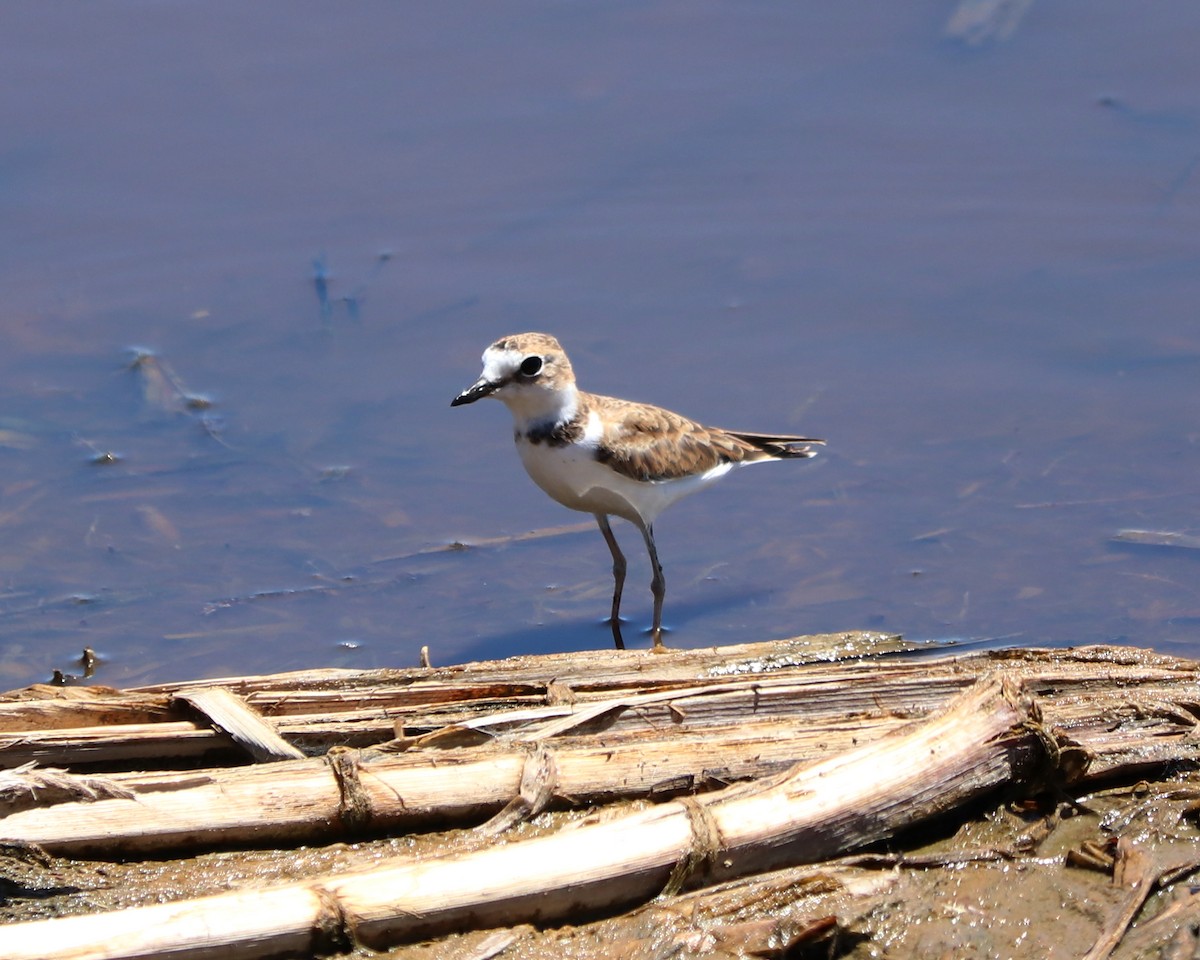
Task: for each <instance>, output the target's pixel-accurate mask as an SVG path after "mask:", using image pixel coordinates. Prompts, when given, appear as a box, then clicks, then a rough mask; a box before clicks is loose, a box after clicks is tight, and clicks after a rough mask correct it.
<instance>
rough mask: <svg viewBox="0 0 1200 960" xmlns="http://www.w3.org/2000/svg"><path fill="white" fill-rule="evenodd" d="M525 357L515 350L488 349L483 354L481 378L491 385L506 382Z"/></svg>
mask: <svg viewBox="0 0 1200 960" xmlns="http://www.w3.org/2000/svg"><path fill="white" fill-rule="evenodd" d="M524 359H525V357H524V356H523V355H522V354H520V353H517V352H516V351H515V350H496V349H494V348H493V347H488V348H487V349H486V350H485V351H484V352H483V377H484V379H485V380H490V381H491V382H492V383H499V382H500V381H501V380H507V379H508V378H509V377H511V376H512V375H513V372H514V371H516V369H517V368H518V367H520V366H521V361H522V360H524Z"/></svg>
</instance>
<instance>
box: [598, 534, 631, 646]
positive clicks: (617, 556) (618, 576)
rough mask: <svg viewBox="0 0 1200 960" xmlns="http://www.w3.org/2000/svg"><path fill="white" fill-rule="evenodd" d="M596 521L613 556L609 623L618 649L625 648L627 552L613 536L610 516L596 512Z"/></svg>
mask: <svg viewBox="0 0 1200 960" xmlns="http://www.w3.org/2000/svg"><path fill="white" fill-rule="evenodd" d="M596 523H598V524H600V532H601V533H602V534H604V542H605V543H607V544H608V551H609V553H611V554H612V558H613V602H612V619H610V620H609V623H610V624H611V625H612V634H613V642H614V643H615V644H616V645H617V649H618V650H624V649H625V639H624V638H623V637H622V636H621V590H622V588H624V586H625V554H623V553H622V552H621V548H620V546H618V544H617V538H616V537H614V536H613V532H612V527H610V526H609V524H608V517H607V516H606V515H605V514H603V513H598V514H596Z"/></svg>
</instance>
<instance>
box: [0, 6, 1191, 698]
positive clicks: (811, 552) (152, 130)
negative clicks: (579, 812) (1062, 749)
mask: <svg viewBox="0 0 1200 960" xmlns="http://www.w3.org/2000/svg"><path fill="white" fill-rule="evenodd" d="M954 10H955V5H954V4H952V3H942V2H936V3H935V2H926V3H918V4H906V5H883V6H881V5H878V4H868V3H847V4H836V5H823V4H778V3H771V2H765V0H763V2H738V3H734V2H705V0H701V2H690V3H686V4H683V3H675V2H668V0H650V2H637V3H634V2H629V3H612V4H601V5H582V4H564V3H552V2H532V0H531V2H518V3H512V4H504V5H493V4H487V3H481V2H447V3H439V4H433V5H415V6H414V5H408V4H394V3H385V2H363V3H357V4H354V5H350V6H345V5H334V6H331V5H328V4H319V3H312V2H300V3H280V2H263V3H258V4H253V5H249V6H247V5H244V4H235V3H229V2H206V3H198V2H196V3H192V2H177V3H170V4H161V3H155V4H147V3H142V2H134V0H112V2H110V3H107V4H104V5H103V6H99V5H58V4H24V5H16V6H13V7H11V8H9V9H8V10H6V12H5V14H4V19H5V29H4V30H3V32H2V33H0V116H2V117H3V120H4V130H5V133H4V138H3V141H2V142H0V224H2V225H3V226H2V228H0V282H2V283H3V289H4V291H5V301H4V308H3V310H2V311H0V337H2V338H3V340H2V342H3V350H2V351H0V463H2V464H3V473H2V475H0V685H2V686H5V687H13V686H19V685H22V684H26V683H29V682H32V681H35V680H43V679H47V678H48V677H49V676H50V674H51V672H52V671H53V670H55V669H59V670H62V671H65V672H75V673H78V672H81V670H80V668H79V667H78V666H77V665H76V664H75V662H74V661H75V659H76V658H77V657H78V656H79V653H80V651H81V650H82V649H83V648H84V647H91V648H94V649H95V650H96V651H97V652H98V653H99V654H100V656H101V658H102V662H101V664H100V667H99V671H98V673H97V675H96V679H97V680H99V681H102V682H106V683H112V684H118V685H120V684H130V683H136V682H148V681H151V680H165V679H177V678H181V677H190V676H213V675H222V674H231V673H234V674H236V673H249V672H259V671H266V670H282V669H290V668H299V667H308V666H324V665H335V664H336V665H346V666H364V667H366V666H379V665H408V664H413V663H415V662H416V660H417V657H418V651H419V649H420V647H421V646H423V645H428V646H429V647H430V650H431V655H432V657H433V660H434V662H435V663H448V662H454V661H459V660H462V659H465V658H471V657H478V656H484V655H503V654H509V653H516V652H528V651H542V650H562V649H572V648H583V647H590V646H598V645H600V646H603V645H607V644H608V643H609V642H610V641H609V637H608V632H607V628H606V627H605V626H604V624H603V623H602V622H601V621H602V617H603V616H604V614H605V613H606V611H607V608H608V599H609V590H610V585H611V584H610V574H609V560H608V555H607V551H606V550H605V547H604V545H603V542H602V541H601V539H600V537H599V534H598V533H597V532H595V530H594V529H590V528H588V527H587V523H588V522H589V521H588V519H587V518H586V517H584V516H582V515H576V514H571V513H569V512H568V511H566V510H564V509H563V508H561V507H559V506H558V505H556V504H554V503H552V502H551V501H549V500H548V499H546V498H545V497H544V495H542V494H541V493H540V492H539V491H538V490H537V489H536V488H534V486H533V485H532V483H530V481H529V480H528V479H527V478H526V477H525V476H524V473H523V471H522V470H521V468H520V466H519V463H518V461H517V458H516V456H515V454H514V452H513V450H512V441H511V431H510V426H509V418H508V414H507V412H506V411H505V410H504V408H503V407H502V406H501V405H499V404H477V405H475V406H471V407H465V408H460V409H454V410H451V408H450V406H449V401H450V399H451V398H452V397H453V396H454V395H455V393H457V392H458V391H459V390H460V389H461V388H462V387H464V386H466V385H467V384H469V383H470V382H471V381H472V380H473V379H474V378H475V376H476V375H477V373H478V362H479V361H478V357H479V354H480V352H481V351H482V349H483V348H484V346H486V345H487V344H488V343H489V342H491V341H492V340H493V339H495V338H496V337H498V336H500V335H502V334H507V333H513V332H518V331H522V330H546V331H549V332H552V333H554V334H556V335H557V336H558V337H559V338H560V339H561V340H562V342H563V343H564V345H565V346H566V347H567V349H568V350H569V351H570V353H571V356H572V359H573V361H574V365H575V367H576V370H577V372H578V374H579V376H580V378H581V380H582V383H583V385H584V386H585V388H587V389H592V390H595V391H598V392H603V393H611V394H617V395H622V396H629V397H632V398H635V399H640V400H646V401H650V402H655V403H660V404H663V405H666V406H669V407H672V408H674V409H677V410H680V411H681V412H684V413H686V414H688V415H690V416H692V417H695V418H697V419H700V420H703V421H706V422H710V423H715V424H719V425H724V426H729V427H734V428H741V429H751V430H761V431H781V432H798V433H808V434H812V435H816V436H823V437H826V438H828V440H829V442H830V445H829V447H828V449H827V450H825V451H824V452H823V455H822V456H821V457H820V458H818V459H817V460H814V461H810V462H806V463H787V464H779V465H772V466H769V467H767V466H764V467H761V468H756V469H754V470H751V471H745V472H741V473H739V474H738V475H736V476H735V477H733V478H730V479H729V480H727V481H725V482H724V483H723V484H721V485H719V486H718V487H716V488H714V489H712V490H710V491H707V492H705V493H704V494H702V495H700V496H697V497H695V498H693V499H691V500H688V501H684V502H683V503H681V504H679V505H678V506H676V507H674V508H672V510H671V511H669V512H668V513H667V514H665V515H664V516H663V517H662V518H661V519H660V521H659V522H658V524H657V525H656V526H657V534H658V543H659V547H660V552H661V556H662V559H663V562H664V565H665V568H666V576H667V583H668V594H667V604H666V622H667V625H668V627H669V628H670V630H671V633H670V636H669V641H670V642H672V643H677V644H680V645H686V646H695V645H702V644H711V643H716V642H719V641H739V640H757V639H766V638H770V637H778V636H790V635H794V634H798V633H806V632H816V631H825V630H841V629H850V628H872V629H880V630H889V631H897V632H902V633H904V634H905V635H907V636H909V637H912V638H914V639H943V640H944V639H960V640H971V641H974V642H980V643H993V644H1005V643H1011V644H1051V645H1068V644H1079V643H1090V642H1109V641H1116V642H1123V643H1126V642H1127V643H1136V644H1142V645H1149V646H1154V647H1157V648H1159V649H1163V650H1170V651H1177V652H1182V653H1189V654H1196V653H1197V652H1200V649H1198V632H1200V631H1198V627H1200V596H1198V587H1197V573H1198V572H1200V551H1198V550H1196V549H1195V548H1194V547H1189V546H1160V547H1155V546H1152V545H1146V544H1142V543H1128V542H1123V541H1121V540H1119V539H1114V538H1117V537H1118V536H1119V535H1120V534H1121V532H1122V531H1126V530H1140V531H1151V532H1154V533H1182V534H1185V535H1189V536H1193V537H1194V536H1196V535H1197V534H1200V529H1198V521H1197V516H1198V515H1200V510H1198V508H1200V489H1198V483H1197V476H1198V475H1200V472H1198V468H1200V456H1198V454H1200V449H1198V447H1200V439H1198V438H1200V429H1198V427H1197V423H1198V422H1200V421H1198V418H1197V413H1198V412H1200V410H1198V406H1200V403H1198V395H1197V387H1196V384H1197V383H1198V382H1200V379H1198V374H1200V326H1198V325H1197V313H1196V304H1197V303H1198V302H1200V250H1198V247H1197V239H1196V238H1197V237H1198V236H1200V109H1198V106H1200V105H1198V100H1200V93H1198V91H1200V61H1198V60H1197V58H1196V56H1195V45H1194V38H1195V37H1196V36H1197V35H1198V34H1200V7H1196V6H1195V5H1193V4H1187V3H1164V4H1156V5H1154V6H1153V7H1146V8H1139V9H1138V10H1136V11H1133V10H1132V9H1131V8H1129V7H1128V6H1127V5H1125V4H1119V3H1116V2H1111V0H1101V2H1098V3H1093V4H1087V5H1084V6H1080V5H1074V6H1072V5H1066V6H1064V5H1060V4H1050V3H1036V4H1033V5H1031V6H1030V7H1029V8H1028V10H1027V11H1026V12H1025V15H1024V16H1023V17H1021V18H1019V20H1017V21H1016V22H1014V23H1013V24H1010V26H1011V27H1012V30H1011V33H1010V34H1009V35H1008V36H1007V37H1003V38H1002V37H999V36H992V37H991V38H988V37H984V38H983V42H981V43H978V44H972V43H968V42H966V41H964V40H963V39H961V38H954V37H950V36H947V34H946V27H947V24H948V23H950V22H951V18H952V15H953V13H954ZM147 356H148V357H150V359H145V358H146V357H147ZM138 357H142V358H143V359H142V360H141V361H140V362H135V361H136V358H138ZM580 524H583V526H580ZM563 527H566V528H567V529H565V530H564V529H560V528H563ZM531 530H540V531H547V532H548V533H549V534H550V535H547V536H542V537H537V538H533V539H519V538H520V537H521V536H522V535H523V534H525V533H527V532H528V531H531ZM617 532H618V536H620V537H622V539H623V542H624V543H625V545H626V547H627V553H628V554H629V556H630V560H631V570H630V577H629V582H628V585H627V588H626V599H625V612H626V614H627V615H628V617H629V618H630V624H629V626H628V627H627V629H626V636H627V639H629V640H630V641H631V642H632V641H634V639H635V638H637V639H638V640H639V642H640V643H641V644H643V645H647V646H648V643H649V641H648V639H647V638H645V637H644V636H643V637H640V638H639V637H638V636H637V632H638V628H639V627H644V626H646V625H648V622H649V616H650V596H649V591H648V589H647V588H646V584H647V583H648V580H649V571H648V569H647V566H646V562H645V559H644V557H643V556H642V554H641V546H640V543H639V539H640V538H639V537H638V536H637V534H636V532H635V531H633V530H632V528H629V527H628V526H625V525H620V526H619V528H618V531H617ZM1187 542H1188V541H1184V543H1187ZM455 543H468V544H472V543H473V544H481V545H480V546H477V547H475V548H473V549H467V550H458V549H447V548H448V547H449V546H450V545H453V544H455Z"/></svg>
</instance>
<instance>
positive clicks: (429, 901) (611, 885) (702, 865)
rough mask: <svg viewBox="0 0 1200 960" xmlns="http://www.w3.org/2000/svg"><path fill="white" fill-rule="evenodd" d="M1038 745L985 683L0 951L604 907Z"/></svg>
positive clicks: (697, 877)
mask: <svg viewBox="0 0 1200 960" xmlns="http://www.w3.org/2000/svg"><path fill="white" fill-rule="evenodd" d="M1044 743H1045V740H1044V734H1041V733H1040V732H1039V727H1038V717H1037V711H1036V708H1035V707H1034V705H1033V704H1032V702H1031V701H1030V700H1029V699H1028V698H1027V697H1026V696H1025V695H1024V694H1022V693H1020V692H1019V691H1018V690H1017V689H1016V687H1014V686H1013V685H1012V684H1009V683H1006V682H1003V681H1001V680H998V679H995V678H993V679H985V680H983V681H980V682H979V683H978V684H976V685H975V686H974V687H973V688H971V689H970V690H969V691H968V692H967V693H965V694H963V695H962V696H960V697H958V698H956V699H955V701H954V702H953V703H952V704H951V705H950V706H949V707H948V708H947V709H946V710H944V711H942V712H941V713H939V714H937V715H936V716H934V717H932V718H929V719H927V720H925V721H922V722H920V723H916V724H913V725H911V726H909V727H906V728H904V729H903V730H900V731H897V732H896V733H893V734H891V735H890V736H887V737H884V738H882V739H880V740H877V741H875V742H874V743H871V744H868V745H867V746H864V747H860V748H858V749H855V750H852V751H850V752H848V753H844V754H840V755H837V756H834V757H832V758H830V759H828V760H824V761H821V762H819V763H814V764H810V765H805V766H801V767H798V768H797V769H795V770H793V771H792V772H789V773H787V774H785V775H783V776H779V777H776V778H772V779H770V780H767V781H765V782H762V783H755V784H744V785H741V786H737V787H732V788H729V789H727V790H723V791H719V792H718V793H716V794H713V795H711V796H710V797H707V798H703V799H694V798H687V799H684V800H678V801H670V802H667V803H663V804H660V805H658V806H656V807H653V808H651V809H648V810H644V811H641V812H638V813H634V814H630V815H628V816H625V817H621V818H619V819H615V820H611V821H607V822H604V823H598V824H593V825H588V826H583V827H579V828H577V829H572V830H564V831H560V832H559V833H556V834H553V835H549V836H544V837H539V838H535V839H532V840H526V841H521V842H515V843H510V844H507V845H504V846H497V847H490V848H488V849H485V850H482V851H478V852H475V853H471V854H466V855H462V856H457V857H454V856H451V857H443V858H438V859H433V860H426V861H416V862H414V861H413V860H411V859H405V858H397V859H395V860H391V861H388V862H386V863H384V864H382V865H379V866H377V867H375V868H372V869H369V870H361V871H354V872H350V873H345V874H341V875H334V876H329V877H325V878H322V879H318V880H313V881H308V882H305V883H297V884H290V885H287V886H281V887H278V888H273V889H269V890H264V891H257V892H254V891H247V892H242V893H233V894H223V895H218V896H212V897H206V898H203V899H199V900H194V901H190V902H181V903H174V904H166V905H160V906H152V907H140V908H135V909H130V910H125V911H121V912H118V913H109V914H101V915H95V916H85V917H69V918H65V919H60V920H45V921H37V922H32V923H23V924H15V925H12V926H10V927H7V928H0V954H2V955H3V956H5V957H6V958H7V960H33V958H35V957H37V958H40V957H44V956H45V955H46V948H47V944H53V948H54V953H55V955H56V956H57V957H66V958H70V960H132V958H151V957H160V956H163V955H166V954H168V953H169V954H170V955H171V956H174V957H181V956H186V957H188V958H207V957H213V958H215V957H222V958H244V957H259V956H265V955H269V954H275V953H280V952H284V951H297V952H305V951H309V950H312V949H314V947H317V946H327V945H328V943H329V942H330V941H333V942H353V941H357V942H360V943H363V944H366V945H368V946H373V947H382V946H384V945H386V944H391V943H396V942H399V941H402V940H406V939H411V938H413V937H418V936H424V935H429V934H433V933H436V932H438V931H443V930H447V929H458V930H463V929H471V928H477V927H483V926H494V925H498V924H502V925H511V924H513V923H517V922H521V921H523V920H529V921H534V922H548V921H552V920H555V919H559V918H563V917H565V916H568V915H570V914H571V913H572V912H578V911H580V910H585V911H592V912H594V911H603V910H610V909H613V908H616V907H619V906H623V905H627V904H630V903H635V902H638V901H642V900H645V899H647V898H649V897H651V896H654V895H655V894H656V893H658V892H659V891H662V890H663V889H664V887H667V886H669V887H671V888H672V889H674V888H682V887H687V886H695V885H699V884H701V883H705V882H711V881H714V880H719V879H727V878H732V877H736V876H741V875H746V874H749V873H754V872H759V871H763V870H767V869H771V868H773V867H778V866H782V865H785V864H791V863H801V862H812V861H814V860H820V859H824V858H827V857H830V856H833V855H836V854H838V853H841V852H844V851H846V850H848V849H852V848H854V847H857V846H861V845H863V844H867V843H871V842H873V841H876V840H879V839H882V838H884V837H887V836H890V835H891V834H893V833H895V832H896V831H898V830H901V829H903V828H905V827H908V826H911V825H912V824H914V823H916V822H918V821H920V820H922V819H925V818H927V817H929V816H932V815H935V814H938V813H944V812H946V811H948V810H950V809H953V808H954V807H956V806H958V805H959V804H962V803H964V802H966V801H968V800H970V799H972V798H975V797H978V796H980V795H982V794H984V793H986V792H988V791H990V790H992V789H994V788H995V787H997V786H999V785H1000V784H1002V783H1007V782H1011V781H1013V780H1014V779H1021V778H1022V777H1024V776H1025V775H1028V774H1030V773H1032V772H1033V771H1034V770H1035V768H1036V767H1037V766H1038V765H1039V764H1042V763H1044V762H1045V754H1044V749H1045V747H1044Z"/></svg>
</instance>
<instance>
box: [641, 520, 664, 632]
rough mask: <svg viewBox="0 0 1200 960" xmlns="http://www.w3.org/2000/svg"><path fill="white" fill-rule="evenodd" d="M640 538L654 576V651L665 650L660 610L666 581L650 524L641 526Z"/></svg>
mask: <svg viewBox="0 0 1200 960" xmlns="http://www.w3.org/2000/svg"><path fill="white" fill-rule="evenodd" d="M642 537H643V538H644V539H645V541H646V551H647V552H648V553H649V554H650V569H651V570H652V571H654V576H653V577H651V579H650V592H651V593H652V594H654V626H653V627H652V628H651V630H650V635H651V637H653V638H654V649H655V651H656V652H657V651H661V650H665V649H666V646H665V645H664V644H663V641H662V608H663V597H665V596H666V595H667V581H666V580H665V579H664V578H663V571H662V564H661V563H659V562H658V551H657V550H656V549H655V548H654V527H653V526H651V525H650V524H648V523H647V524H646V525H645V526H642Z"/></svg>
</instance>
